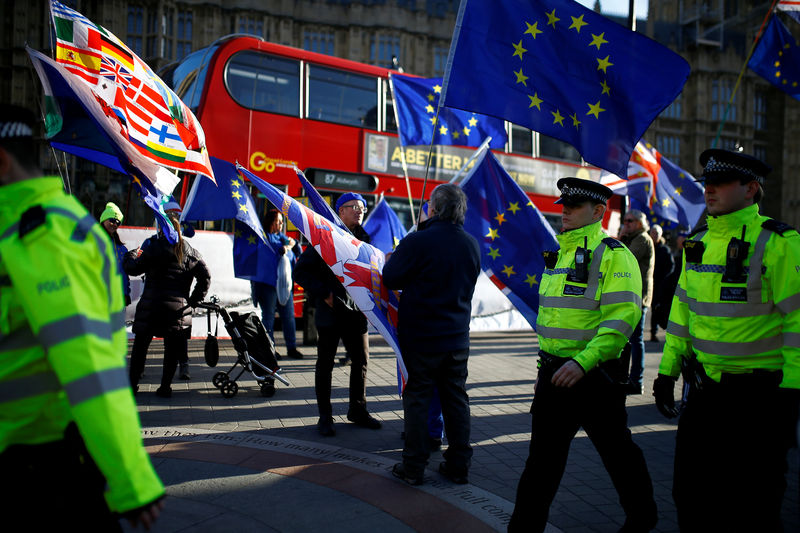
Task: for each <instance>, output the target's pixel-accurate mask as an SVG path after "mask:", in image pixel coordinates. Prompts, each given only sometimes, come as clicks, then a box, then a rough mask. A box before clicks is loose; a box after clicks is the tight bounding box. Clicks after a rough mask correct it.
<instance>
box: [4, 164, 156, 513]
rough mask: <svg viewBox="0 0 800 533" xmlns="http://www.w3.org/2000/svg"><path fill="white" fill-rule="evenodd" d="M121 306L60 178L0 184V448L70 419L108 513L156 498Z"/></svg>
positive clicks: (90, 223)
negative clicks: (103, 485)
mask: <svg viewBox="0 0 800 533" xmlns="http://www.w3.org/2000/svg"><path fill="white" fill-rule="evenodd" d="M30 208H33V211H30V210H29V209H30ZM26 212H27V213H28V214H30V213H39V214H40V215H39V216H34V217H30V216H28V215H25V216H23V213H26ZM20 227H22V229H20ZM21 234H22V235H21ZM124 307H125V304H124V301H123V295H122V280H121V279H120V274H119V271H118V266H117V260H116V257H115V252H114V247H113V245H112V243H111V240H110V239H109V237H108V235H107V234H106V232H105V231H104V230H103V229H102V228H101V227H100V225H99V224H98V223H97V221H96V220H95V219H94V217H92V216H91V215H90V214H89V213H88V212H87V211H86V209H84V208H83V207H82V206H81V205H80V204H79V203H78V202H77V201H76V200H75V199H74V198H73V197H71V196H68V195H66V194H64V192H63V190H62V186H61V180H59V179H57V178H38V179H32V180H26V181H23V182H19V183H14V184H11V185H4V186H2V187H0V451H2V450H5V449H6V448H7V447H8V446H10V445H12V444H40V443H46V442H51V441H55V440H59V439H62V438H63V437H64V430H65V428H66V427H67V425H68V424H69V423H70V422H72V421H74V422H75V423H76V424H77V426H78V429H79V431H80V433H81V436H82V437H83V440H84V442H85V443H86V447H87V449H88V451H89V453H90V454H91V456H92V458H93V459H94V460H95V463H96V464H97V466H98V467H99V468H100V470H101V472H102V473H103V475H104V476H105V478H106V481H107V483H108V487H107V491H106V500H107V502H108V504H109V508H110V509H111V510H113V511H127V510H130V509H134V508H137V507H141V506H142V505H144V504H147V503H150V502H152V501H153V500H155V499H156V498H158V497H159V496H161V495H163V494H164V487H163V485H162V484H161V482H160V481H159V479H158V477H157V476H156V474H155V471H154V469H153V467H152V465H151V463H150V459H149V457H148V455H147V453H146V452H145V450H144V447H143V445H142V437H141V427H140V425H139V418H138V414H137V410H136V404H135V402H134V400H133V394H132V392H131V388H130V383H129V382H128V380H127V377H126V372H125V353H126V350H127V335H126V333H125V328H124V326H125V323H124V311H125V309H124Z"/></svg>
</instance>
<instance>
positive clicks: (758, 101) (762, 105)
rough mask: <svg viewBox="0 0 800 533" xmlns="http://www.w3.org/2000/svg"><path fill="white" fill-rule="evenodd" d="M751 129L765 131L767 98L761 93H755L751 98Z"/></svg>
mask: <svg viewBox="0 0 800 533" xmlns="http://www.w3.org/2000/svg"><path fill="white" fill-rule="evenodd" d="M753 127H754V128H755V129H756V130H765V129H767V96H766V95H765V94H764V93H763V92H762V91H756V93H755V96H754V97H753Z"/></svg>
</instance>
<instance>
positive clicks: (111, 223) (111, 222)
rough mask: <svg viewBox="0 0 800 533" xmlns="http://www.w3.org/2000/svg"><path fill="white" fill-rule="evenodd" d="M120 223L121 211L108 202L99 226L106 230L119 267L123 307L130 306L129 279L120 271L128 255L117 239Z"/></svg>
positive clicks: (125, 248)
mask: <svg viewBox="0 0 800 533" xmlns="http://www.w3.org/2000/svg"><path fill="white" fill-rule="evenodd" d="M121 223H122V210H120V208H119V207H117V204H115V203H114V202H108V203H107V204H106V208H105V209H104V210H103V213H102V214H101V215H100V225H101V226H103V229H104V230H106V233H108V236H109V237H110V238H111V242H113V243H114V251H115V252H116V254H117V264H118V266H119V271H120V274H122V293H123V294H124V295H125V305H126V306H127V305H130V304H131V279H130V278H129V277H128V274H126V273H125V271H124V270H123V269H122V259H123V258H124V257H125V254H127V253H128V248H127V247H126V246H125V245H124V244H123V243H122V240H121V239H120V238H119V233H118V232H117V228H119V225H120V224H121Z"/></svg>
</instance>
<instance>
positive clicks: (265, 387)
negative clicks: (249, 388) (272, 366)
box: [261, 381, 275, 398]
mask: <svg viewBox="0 0 800 533" xmlns="http://www.w3.org/2000/svg"><path fill="white" fill-rule="evenodd" d="M261 396H263V397H265V398H272V397H273V396H275V382H274V381H265V382H264V383H262V384H261Z"/></svg>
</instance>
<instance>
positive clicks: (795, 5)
mask: <svg viewBox="0 0 800 533" xmlns="http://www.w3.org/2000/svg"><path fill="white" fill-rule="evenodd" d="M777 8H778V9H780V10H781V11H784V12H785V13H786V14H787V15H789V16H790V17H792V18H793V19H795V20H796V21H797V22H800V0H780V2H778V5H777Z"/></svg>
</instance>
